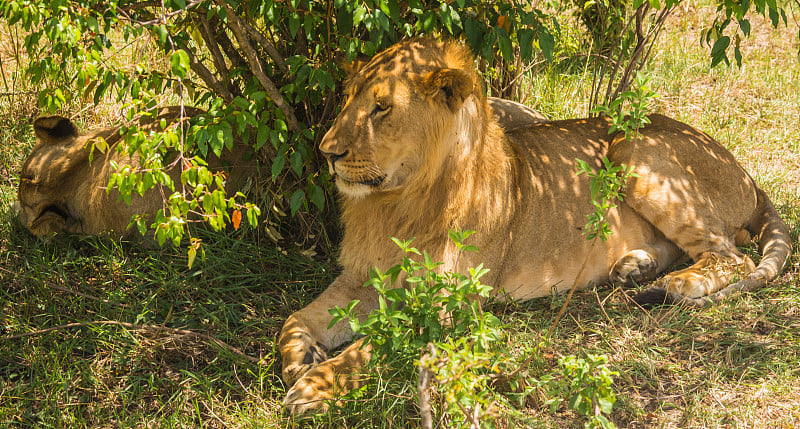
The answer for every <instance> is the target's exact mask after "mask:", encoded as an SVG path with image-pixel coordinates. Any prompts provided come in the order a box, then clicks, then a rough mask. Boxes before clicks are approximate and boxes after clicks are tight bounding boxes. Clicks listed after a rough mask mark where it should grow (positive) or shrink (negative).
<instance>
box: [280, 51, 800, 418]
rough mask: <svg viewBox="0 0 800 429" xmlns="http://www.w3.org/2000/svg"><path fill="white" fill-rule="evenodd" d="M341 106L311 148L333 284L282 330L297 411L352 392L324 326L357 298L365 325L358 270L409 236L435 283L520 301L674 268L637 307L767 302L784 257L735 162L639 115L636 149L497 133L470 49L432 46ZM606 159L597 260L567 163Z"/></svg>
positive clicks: (547, 128)
mask: <svg viewBox="0 0 800 429" xmlns="http://www.w3.org/2000/svg"><path fill="white" fill-rule="evenodd" d="M345 91H346V95H347V98H346V101H345V104H344V107H343V109H342V112H341V113H340V114H339V116H338V117H337V118H336V120H335V122H334V124H333V126H332V127H331V129H330V130H329V131H328V132H327V134H326V135H325V137H324V138H323V140H322V142H321V144H320V150H321V151H322V153H323V154H324V155H325V156H326V157H327V159H328V163H329V167H330V170H331V171H332V173H333V174H335V177H336V186H337V188H338V190H339V192H340V194H341V197H342V199H341V203H342V204H341V212H342V221H343V224H344V231H345V232H344V238H343V241H342V249H341V255H340V257H339V261H340V263H341V265H342V273H341V275H339V277H338V278H337V279H336V280H335V281H334V282H333V283H332V284H331V285H330V286H329V287H328V289H327V290H326V291H325V292H323V293H322V295H320V296H319V297H318V298H317V299H315V300H314V301H313V302H312V303H311V304H309V305H308V306H306V307H305V308H303V309H302V310H300V311H297V312H295V313H294V314H292V315H291V316H290V317H289V319H288V320H287V321H286V323H285V325H284V327H283V330H282V332H281V335H280V339H279V349H280V352H281V355H282V358H283V378H284V380H285V381H286V383H287V384H288V385H289V386H291V389H290V390H289V392H288V394H287V398H286V405H287V407H289V408H290V409H291V411H292V412H295V413H297V412H303V411H305V410H309V409H316V408H320V407H324V406H325V400H326V399H329V398H332V397H333V395H334V392H342V391H343V390H346V389H348V388H350V387H352V386H353V384H354V383H355V381H353V380H354V378H351V377H349V376H350V375H351V374H354V373H357V372H358V371H359V368H360V367H361V366H362V365H363V364H364V362H366V360H367V359H368V357H369V348H361V344H360V342H356V343H354V344H352V345H350V346H348V347H347V348H345V349H344V351H342V352H341V353H340V354H339V355H337V356H335V357H332V358H329V356H328V355H327V351H328V350H332V349H334V348H337V347H339V346H341V345H342V344H344V343H345V342H347V341H349V340H351V339H352V332H351V330H350V327H349V326H348V324H347V323H346V322H341V323H338V324H336V325H334V326H333V327H332V328H331V329H328V325H329V322H330V321H331V317H332V316H331V315H330V314H329V313H328V310H329V309H331V308H333V307H334V306H340V307H345V306H346V305H347V304H348V303H349V302H351V301H352V300H355V299H358V300H360V304H359V306H360V308H361V311H362V312H364V313H367V312H369V311H370V310H371V309H373V308H376V306H377V305H378V300H377V294H376V292H375V290H373V289H372V288H369V287H363V286H362V285H364V283H365V281H366V280H367V278H368V272H369V269H370V267H378V268H379V269H380V270H382V271H384V272H385V270H386V269H387V268H388V267H390V266H391V265H393V264H395V263H397V262H398V261H399V259H400V256H401V250H400V249H399V248H398V247H397V246H396V245H395V244H394V243H393V242H392V241H391V240H389V239H388V237H389V236H393V237H397V238H400V239H409V238H412V237H414V238H415V241H414V247H416V248H419V249H424V250H426V251H427V252H428V253H429V254H430V256H431V259H432V260H434V261H442V262H443V263H444V264H443V265H441V266H440V267H439V268H438V269H440V270H442V271H460V272H464V271H465V270H467V269H468V268H469V267H474V266H477V265H478V264H480V263H483V264H484V266H485V267H487V268H489V269H490V271H489V273H488V274H487V275H486V276H484V277H483V278H482V282H484V283H486V284H490V285H493V286H494V287H495V291H496V292H497V293H498V297H509V298H511V299H515V300H526V299H530V298H534V297H540V296H543V295H547V294H550V293H551V291H552V290H554V289H555V290H558V291H564V290H566V289H569V288H571V287H572V285H573V284H577V286H578V287H585V286H587V285H590V284H600V283H605V282H609V281H611V282H615V283H619V284H623V285H629V284H632V283H634V282H643V281H649V280H652V279H655V278H656V277H657V276H659V275H660V274H662V273H664V272H665V270H667V268H668V267H669V266H670V265H671V264H672V263H673V262H675V261H676V260H678V259H679V258H681V257H684V255H685V256H688V257H689V258H691V259H692V261H693V262H694V264H693V265H691V266H689V267H688V268H686V269H683V270H680V271H675V272H670V273H667V274H666V275H664V276H663V277H661V278H660V279H659V280H658V281H657V282H656V285H655V288H654V289H653V290H652V291H651V293H650V295H648V296H649V297H650V298H653V297H657V298H659V299H662V300H664V299H667V298H669V299H670V300H672V301H680V302H686V303H694V304H698V305H702V304H703V303H705V302H707V301H715V300H719V299H721V298H723V297H725V296H727V295H729V294H730V293H732V292H736V291H746V290H752V289H754V288H757V287H760V286H763V285H764V284H766V283H767V282H769V281H770V280H772V279H774V278H775V277H776V276H777V274H778V273H779V272H780V270H781V269H782V267H783V265H784V263H785V261H786V259H787V257H788V255H789V253H790V250H791V249H790V247H791V246H790V238H789V233H788V230H787V228H786V225H785V224H784V223H783V221H782V220H781V218H780V217H779V216H778V213H777V212H776V210H775V208H774V207H773V204H772V203H771V202H770V200H769V198H768V197H767V195H766V194H765V193H764V191H762V190H761V189H759V188H758V186H756V184H755V182H754V181H753V179H752V178H751V177H750V176H749V175H748V174H747V173H746V172H745V171H744V170H743V169H742V167H741V166H740V165H739V164H738V163H737V162H736V160H735V159H734V157H733V155H731V153H730V152H728V151H727V150H726V149H725V148H724V147H723V146H722V145H720V144H719V143H718V142H716V141H714V140H713V139H712V138H710V137H709V136H707V135H705V134H703V133H702V132H700V131H697V130H695V129H693V128H692V127H690V126H688V125H686V124H683V123H680V122H677V121H675V120H672V119H669V118H667V117H664V116H661V115H652V116H650V120H651V122H652V123H651V124H650V125H647V126H646V127H645V128H644V129H642V130H641V137H640V138H638V139H636V140H634V141H629V140H626V139H625V137H624V136H623V135H620V134H612V135H609V133H608V130H609V121H608V120H607V119H603V118H591V119H579V120H567V121H554V122H546V123H538V124H537V123H531V124H530V125H529V126H518V127H515V128H506V129H505V130H504V129H503V128H502V127H500V126H498V122H497V121H496V119H494V118H493V112H492V110H491V108H490V107H489V106H488V104H487V101H486V99H485V98H484V96H483V95H482V90H481V84H480V78H479V76H478V74H477V72H476V70H475V67H474V66H473V57H472V55H471V54H470V53H469V49H468V48H466V47H464V46H462V45H460V44H458V43H455V42H450V43H441V42H437V41H434V40H430V39H424V40H410V41H405V42H401V43H399V44H397V45H395V46H394V47H392V48H389V49H388V50H386V51H384V52H382V53H380V54H378V55H377V56H375V57H374V58H373V59H372V60H371V61H370V62H369V63H367V64H366V65H364V66H363V67H361V68H360V69H358V70H356V71H355V72H354V73H353V75H352V76H351V77H350V79H349V81H348V83H347V86H346V89H345ZM604 156H605V157H608V159H609V160H611V161H613V163H614V164H615V165H622V164H625V165H628V166H632V167H633V169H634V171H635V173H636V174H638V176H637V177H634V178H631V179H629V180H628V182H627V189H626V196H625V199H624V201H623V202H621V203H619V205H618V207H617V208H616V209H615V210H613V211H612V212H611V213H610V215H609V222H610V228H611V232H612V235H611V238H610V239H609V240H607V241H605V242H601V241H596V242H595V243H594V244H592V242H591V241H589V240H587V239H586V237H585V236H584V235H583V234H582V231H581V230H582V228H583V227H584V224H585V222H586V215H587V214H589V213H592V212H593V211H594V208H593V205H592V203H591V196H590V189H589V179H588V178H587V177H586V176H585V175H581V176H578V175H577V174H576V159H580V160H583V161H585V162H586V163H588V164H589V165H590V166H592V167H593V168H595V169H597V168H600V167H601V166H602V159H603V157H604ZM453 229H460V230H475V231H477V234H475V235H474V236H472V237H471V238H470V243H469V244H473V245H476V246H477V247H478V248H479V249H480V252H479V253H476V254H473V253H469V254H467V253H463V254H460V256H458V252H457V249H456V247H455V245H454V244H453V243H452V242H451V241H450V240H449V239H448V231H450V230H453ZM750 234H752V236H754V237H758V243H759V245H760V248H761V251H762V252H763V258H762V259H761V262H760V263H759V264H758V266H756V265H755V264H754V263H753V261H751V260H750V258H749V257H747V256H746V255H744V254H742V253H741V252H739V250H737V248H736V244H737V237H738V238H740V239H741V238H743V237H746V236H748V235H750ZM584 261H586V265H585V269H584V270H581V267H582V266H583V265H584ZM734 279H738V281H736V282H734V283H733V284H730V283H731V281H733V280H734Z"/></svg>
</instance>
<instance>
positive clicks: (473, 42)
mask: <svg viewBox="0 0 800 429" xmlns="http://www.w3.org/2000/svg"><path fill="white" fill-rule="evenodd" d="M483 29H484V25H483V24H481V23H480V22H478V21H476V20H475V19H473V18H467V19H465V20H464V33H465V34H466V36H467V43H469V47H470V48H472V52H476V53H477V52H480V50H481V42H482V41H483Z"/></svg>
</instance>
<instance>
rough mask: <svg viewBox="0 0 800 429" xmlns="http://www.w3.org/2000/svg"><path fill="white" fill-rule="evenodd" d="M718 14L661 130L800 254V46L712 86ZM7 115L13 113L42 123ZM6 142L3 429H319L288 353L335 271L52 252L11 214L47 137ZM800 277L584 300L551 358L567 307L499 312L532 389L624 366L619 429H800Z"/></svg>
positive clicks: (0, 206) (17, 122)
mask: <svg viewBox="0 0 800 429" xmlns="http://www.w3.org/2000/svg"><path fill="white" fill-rule="evenodd" d="M708 14H709V11H708V10H690V11H688V12H681V13H678V14H677V15H676V16H674V17H673V19H672V20H671V21H670V26H669V28H668V29H667V31H666V32H665V34H664V35H663V36H662V39H661V43H660V45H659V48H658V49H657V51H656V52H654V55H653V57H652V61H651V64H650V66H649V68H648V72H649V73H650V75H651V82H652V83H653V86H654V88H653V89H654V90H655V91H656V92H658V93H659V94H660V96H661V97H660V99H659V100H658V101H657V102H656V110H657V111H659V112H662V113H665V114H668V115H670V116H673V117H676V118H678V119H680V120H683V121H685V122H687V123H690V124H692V125H694V126H696V127H697V128H699V129H702V130H704V131H706V132H708V133H709V134H711V135H712V136H715V137H716V138H717V139H719V140H720V141H721V142H723V144H725V145H727V146H728V147H729V148H730V149H731V151H733V152H734V154H736V156H737V158H738V159H739V160H740V161H741V162H742V164H743V165H744V166H745V167H746V168H747V169H748V171H749V172H750V173H751V174H752V175H753V176H754V177H755V178H756V180H757V181H758V182H759V183H760V185H761V186H762V187H764V188H765V189H766V190H767V192H768V193H769V194H770V195H771V197H772V198H773V199H774V201H775V202H776V204H777V205H778V208H779V211H780V212H781V214H782V216H783V217H784V219H785V220H786V222H787V224H789V226H790V229H791V230H792V234H793V240H794V244H795V248H797V247H798V238H797V237H798V232H799V231H798V219H800V203H799V201H800V189H799V187H800V114H798V112H800V87H799V86H800V66H799V65H798V63H797V60H796V50H797V47H796V45H792V43H795V44H796V34H795V33H794V32H795V30H786V29H781V30H772V29H770V28H768V27H767V26H766V25H765V24H764V23H762V22H759V23H756V22H754V23H753V32H754V35H755V37H754V38H752V39H749V40H746V41H744V42H743V51H744V53H745V58H744V63H745V66H744V67H743V68H741V69H738V68H735V67H725V66H722V67H718V68H717V69H714V70H710V69H709V67H708V64H709V62H710V60H709V58H708V49H707V48H702V47H700V46H699V43H698V42H697V39H698V32H699V28H700V26H701V25H702V22H700V18H698V17H702V16H706V17H707V16H708ZM704 19H705V18H704ZM790 22H792V21H791V19H790ZM792 41H794V42H792ZM576 69H579V68H576V67H572V68H571V69H570V73H566V72H556V71H552V72H551V73H550V74H545V75H540V76H535V77H532V78H531V79H530V81H529V83H528V86H529V88H530V90H529V93H530V96H529V98H528V101H529V102H530V103H532V104H535V105H536V107H537V108H539V109H540V110H542V111H543V112H544V113H546V114H548V115H549V116H550V117H553V118H563V117H570V116H576V115H580V114H583V113H585V104H583V102H582V100H583V99H585V97H586V95H587V94H588V89H587V85H588V82H587V80H586V78H585V76H584V75H582V74H580V73H579V72H577V70H576ZM553 70H556V69H555V68H554V69H553ZM3 102H5V101H4V100H3V99H0V107H4V108H6V110H3V111H8V112H11V111H12V110H13V111H14V112H19V111H24V110H25V109H21V110H14V109H17V108H16V107H15V108H14V109H11V108H10V107H9V106H2V103H3ZM101 120H102V119H101V118H98V122H99V121H101ZM0 140H1V141H0V176H1V177H0V178H2V181H0V213H2V215H0V426H1V427H227V426H233V427H245V428H250V427H252V428H257V427H294V426H297V425H298V424H301V423H303V422H295V421H293V420H291V419H289V418H288V417H286V416H284V415H283V414H282V410H281V403H282V399H283V396H284V394H285V391H286V386H284V385H283V382H282V381H281V380H280V363H279V362H280V361H279V356H278V354H277V351H276V350H275V342H276V338H277V335H278V332H279V330H280V327H281V324H282V323H283V320H285V318H286V317H287V316H288V315H289V314H290V313H291V312H293V311H295V310H297V309H299V308H302V307H303V306H304V305H305V304H307V303H308V302H309V301H310V300H311V299H312V298H313V297H314V296H316V295H317V294H318V293H319V292H320V291H321V290H323V289H324V287H325V286H326V285H327V284H328V283H329V282H330V281H331V279H332V278H333V277H334V276H335V274H336V267H335V264H334V263H333V262H332V261H330V260H327V259H325V258H323V257H320V258H317V259H310V258H306V257H303V256H299V255H298V253H297V252H293V251H289V252H286V254H285V253H284V252H282V251H280V250H279V249H276V248H275V245H274V244H273V243H272V242H271V241H270V240H268V239H265V238H261V237H263V234H257V233H255V232H254V231H248V230H243V231H238V232H233V233H226V234H212V233H209V232H206V231H203V230H198V231H196V232H195V233H196V234H198V235H199V236H201V237H202V238H203V240H204V242H205V243H207V246H206V252H207V258H206V260H205V261H204V262H202V263H196V264H195V266H194V268H192V269H188V268H187V267H186V256H185V252H184V251H183V250H180V249H172V248H164V249H148V248H143V247H140V246H137V245H133V244H130V243H118V242H114V241H112V240H108V239H102V238H88V239H80V238H77V237H58V238H55V239H52V240H49V241H42V240H38V239H35V238H33V237H32V236H30V235H29V234H28V233H27V232H26V231H25V230H24V228H23V227H22V226H21V225H19V223H18V221H16V219H15V217H14V216H13V214H11V213H10V212H9V206H10V204H11V202H12V201H13V199H14V192H15V191H14V188H15V186H16V180H17V178H16V175H17V174H18V172H19V166H20V164H21V161H22V159H24V156H25V154H26V153H27V151H28V150H29V148H30V145H31V143H32V140H31V136H30V127H29V117H28V116H27V115H23V114H18V115H14V116H12V117H11V118H10V120H8V121H6V122H5V123H4V124H2V125H0ZM198 262H199V261H198ZM799 268H800V259H799V258H798V254H797V252H795V253H794V254H793V255H792V257H791V259H790V261H789V265H788V267H787V269H786V270H785V272H784V273H783V275H782V276H781V277H780V279H779V280H777V281H776V282H774V283H773V284H771V285H770V286H769V287H767V288H764V289H762V290H760V291H757V292H755V293H752V294H747V295H744V296H740V297H737V298H735V299H732V300H728V301H725V302H723V303H720V304H719V305H715V306H713V307H710V308H707V309H701V310H689V309H682V308H662V309H656V310H652V311H643V310H641V309H639V308H637V307H636V306H635V305H633V304H632V303H630V301H629V299H628V298H627V295H626V292H625V291H622V290H619V289H616V288H612V287H610V286H601V287H599V288H596V289H592V290H587V291H583V292H579V293H577V294H576V295H575V297H574V298H573V300H572V301H571V303H570V305H569V308H568V310H567V313H566V314H565V316H564V318H563V319H562V321H561V322H560V324H559V326H558V328H557V329H556V331H555V333H554V336H553V338H552V340H551V341H549V342H546V343H544V344H543V343H542V339H543V337H544V336H545V335H546V334H547V331H548V330H549V329H550V327H551V324H552V321H553V320H554V318H555V315H556V314H557V312H558V310H559V308H560V306H561V304H562V303H563V302H564V297H563V296H556V297H548V298H541V299H536V300H532V301H530V302H526V303H510V304H497V305H494V306H493V307H492V310H493V311H494V312H495V313H496V314H498V315H499V316H500V317H501V319H502V320H503V321H504V322H505V323H507V324H508V325H509V326H510V328H509V334H510V338H511V339H509V340H508V342H507V344H505V345H502V346H503V347H508V348H510V349H512V350H518V352H519V353H524V352H526V351H527V350H530V349H535V348H537V347H542V348H540V349H538V350H539V351H538V353H537V355H536V356H535V358H534V360H533V361H532V362H531V365H530V368H529V371H530V373H531V375H532V376H535V377H540V376H542V375H544V374H548V373H550V372H551V371H552V370H553V368H555V367H556V366H557V360H558V358H559V357H561V356H565V355H570V354H581V353H599V354H606V355H608V356H609V358H610V361H611V366H612V368H613V369H615V370H616V371H618V372H619V374H620V375H619V376H618V377H617V379H616V382H615V384H614V386H615V391H616V393H617V397H618V400H617V404H616V406H615V411H614V413H613V415H612V416H611V417H612V419H613V421H614V422H615V423H616V424H617V425H618V426H619V427H648V428H649V427H654V428H660V427H708V428H716V427H773V428H790V427H795V426H797V425H800V399H798V398H800V334H798V332H800V322H798V320H800V318H799V316H798V315H800V281H799V280H798V271H799ZM70 324H73V325H70ZM74 324H77V325H74ZM65 325H66V326H65ZM52 328H56V329H52ZM48 329H52V330H49V331H47V330H48ZM27 334H29V335H28V336H21V335H27ZM512 339H513V341H512ZM542 344H543V345H542ZM240 352H241V354H240ZM243 355H244V356H243ZM253 360H258V363H256V362H254V361H253ZM387 383H388V382H387ZM402 389H405V390H402ZM543 399H544V398H542V397H541V396H539V397H532V398H530V400H529V401H527V402H526V403H527V404H528V405H527V407H526V408H525V412H526V414H527V415H528V416H529V417H530V419H531V421H530V424H531V425H533V426H537V427H538V426H541V427H554V428H561V427H568V428H569V427H575V428H577V427H582V426H583V422H582V421H581V420H579V419H578V416H577V415H576V414H574V413H572V412H570V411H568V410H567V409H566V407H564V406H561V407H559V408H558V409H557V410H556V412H555V413H553V414H551V413H550V412H549V410H548V409H547V407H545V406H544V405H543ZM414 401H415V392H413V390H409V386H408V385H407V384H405V385H404V384H400V385H398V384H397V383H394V382H392V384H389V385H388V387H387V388H385V389H381V390H372V391H365V392H363V396H361V397H357V398H355V399H353V400H352V401H350V402H348V403H345V404H342V407H343V408H342V409H341V410H340V411H338V412H333V413H331V414H329V415H324V416H321V417H318V418H317V419H316V421H315V422H312V424H321V425H327V426H330V427H406V426H416V425H418V420H417V419H418V413H417V411H416V408H415V405H414Z"/></svg>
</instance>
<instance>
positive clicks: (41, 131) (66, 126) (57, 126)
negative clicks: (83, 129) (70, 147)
mask: <svg viewBox="0 0 800 429" xmlns="http://www.w3.org/2000/svg"><path fill="white" fill-rule="evenodd" d="M33 131H34V132H35V133H36V137H38V138H39V140H41V141H43V142H44V143H47V144H57V143H61V142H63V141H64V140H67V139H71V138H75V137H78V127H76V126H75V124H73V123H72V121H70V120H69V119H67V118H65V117H63V116H42V117H41V118H37V119H36V120H35V121H33Z"/></svg>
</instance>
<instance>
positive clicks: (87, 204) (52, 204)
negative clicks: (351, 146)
mask: <svg viewBox="0 0 800 429" xmlns="http://www.w3.org/2000/svg"><path fill="white" fill-rule="evenodd" d="M201 113H202V110H199V109H195V108H191V107H184V110H183V115H184V116H185V118H184V120H186V119H187V118H189V117H193V116H196V115H198V114H201ZM180 115H181V108H180V107H179V106H172V107H165V108H162V109H160V110H158V111H157V112H155V114H154V115H143V116H141V117H139V118H136V119H135V124H136V125H138V127H139V132H144V133H149V132H157V131H162V129H161V121H162V120H164V121H166V123H167V124H169V123H172V122H173V121H175V120H176V119H178V118H179V117H180ZM33 129H34V132H35V133H36V137H37V143H36V145H34V147H33V149H32V151H31V153H30V154H29V155H28V157H27V159H25V162H24V163H23V164H22V171H21V173H20V184H19V190H18V192H17V202H16V204H15V206H16V207H15V208H16V209H17V212H18V213H19V218H20V220H21V222H22V224H23V225H25V227H26V228H28V229H29V230H30V231H31V232H32V233H33V234H34V235H36V236H43V235H48V234H52V233H57V232H68V233H79V234H91V235H93V234H100V233H104V234H110V235H114V236H130V235H132V234H133V233H134V231H137V230H136V228H130V229H127V226H128V224H129V222H130V220H131V216H132V215H134V214H142V215H146V216H150V217H152V216H153V215H155V213H156V212H157V211H158V210H160V209H162V208H164V198H165V196H169V194H170V193H171V192H170V190H169V189H167V188H165V187H163V188H162V187H161V186H156V187H155V188H153V189H150V190H149V191H147V192H145V194H144V196H140V195H139V194H138V193H137V192H133V194H132V196H131V203H130V204H126V203H125V202H124V201H123V200H122V199H120V198H119V192H118V191H117V190H116V189H114V190H111V192H107V186H108V184H109V178H110V177H111V174H112V173H113V172H114V171H115V169H114V167H113V166H112V165H111V164H110V162H111V161H116V162H117V163H118V164H119V165H125V164H127V165H130V166H131V167H133V168H138V167H140V165H141V164H140V162H139V158H138V156H133V157H131V156H128V155H127V153H119V152H118V151H117V150H116V146H117V145H118V144H119V143H120V142H121V141H122V135H121V134H120V127H119V126H115V127H110V128H103V129H98V130H92V131H89V132H87V133H85V134H81V133H80V132H79V131H78V128H77V126H75V124H74V123H73V122H72V121H70V120H69V119H67V118H64V117H61V116H45V117H40V118H38V119H36V120H35V121H34V124H33ZM98 138H102V139H104V140H105V142H106V143H107V144H108V148H107V149H106V150H105V153H102V152H101V151H100V150H98V149H96V148H95V149H93V148H92V146H93V143H94V142H95V141H96V140H97V139H98ZM90 153H91V154H92V160H91V162H90ZM226 155H229V156H225V162H224V163H223V162H222V161H220V160H218V159H215V160H213V161H212V162H211V164H210V166H211V167H212V168H214V167H215V168H216V169H219V168H222V167H223V164H224V165H225V168H228V169H231V170H233V171H236V172H239V173H241V172H242V171H247V170H252V169H253V168H254V165H255V164H254V163H253V162H252V161H247V160H245V159H244V158H243V157H242V153H240V152H233V153H228V154H226ZM167 173H168V174H169V175H170V177H171V178H172V180H173V182H174V183H176V184H178V183H180V175H181V166H180V165H177V163H176V165H173V166H172V167H171V168H169V169H168V170H167ZM236 176H237V178H236V179H234V180H231V179H232V178H230V177H229V180H228V183H233V182H237V180H238V178H240V176H242V174H238V175H236ZM237 184H238V182H237ZM233 186H234V187H235V186H236V185H233ZM137 234H138V233H137Z"/></svg>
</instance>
